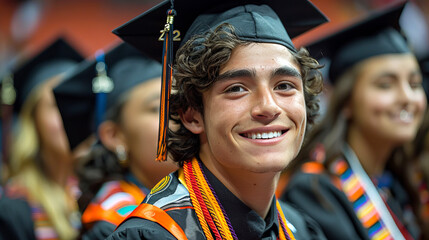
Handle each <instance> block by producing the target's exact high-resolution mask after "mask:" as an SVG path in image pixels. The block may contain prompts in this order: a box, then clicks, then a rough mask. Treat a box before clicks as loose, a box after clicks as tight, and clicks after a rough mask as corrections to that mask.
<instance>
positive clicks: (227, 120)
mask: <svg viewBox="0 0 429 240" xmlns="http://www.w3.org/2000/svg"><path fill="white" fill-rule="evenodd" d="M263 3H264V4H262V2H261V1H221V2H219V1H208V2H207V1H204V2H203V1H180V0H178V1H174V7H173V3H172V1H164V2H162V3H161V4H159V5H157V6H156V7H154V8H152V9H151V10H149V11H147V12H145V13H143V14H142V15H140V16H139V17H137V18H135V19H133V20H131V21H130V22H128V23H126V24H124V25H123V26H122V27H120V28H118V29H116V30H115V31H114V32H115V33H116V34H118V35H119V36H120V37H122V38H123V39H124V40H125V41H126V42H130V43H132V44H134V45H135V46H136V47H138V48H139V49H140V50H142V52H145V53H148V54H151V55H153V56H155V57H157V58H158V59H159V58H161V56H162V55H161V54H160V53H161V49H162V46H163V44H162V43H163V42H162V41H161V42H158V39H160V40H164V41H165V42H164V43H165V44H166V46H165V48H164V65H163V66H164V71H163V72H164V73H166V74H164V75H163V76H164V77H165V79H163V86H166V88H165V89H168V83H169V82H170V79H169V77H168V76H167V75H168V74H169V73H172V74H173V76H174V81H173V85H172V87H173V89H172V95H171V98H170V101H168V99H169V93H168V92H163V93H165V99H163V100H165V102H163V104H164V105H161V107H162V106H164V107H165V108H166V111H165V112H163V111H162V112H161V113H165V115H164V116H165V118H162V119H161V121H160V124H161V125H160V127H161V128H160V136H161V138H160V140H159V145H158V148H159V152H158V160H160V161H162V160H164V159H165V158H166V155H164V154H165V152H164V151H163V150H164V148H163V147H166V148H167V150H168V153H169V154H171V156H172V158H173V160H174V161H176V162H177V163H178V164H179V165H180V166H181V168H180V169H179V170H178V171H176V172H174V173H172V174H170V175H168V176H166V177H165V178H164V179H163V180H162V181H161V182H159V183H158V184H157V186H156V187H154V188H153V189H152V190H151V193H150V194H149V195H147V196H146V198H145V200H144V201H143V203H142V204H141V205H140V206H139V207H138V208H137V209H136V210H135V211H134V212H133V213H132V214H131V215H130V216H129V218H128V219H127V220H126V221H125V222H123V223H122V224H121V225H120V226H119V227H118V229H117V230H116V231H115V232H114V233H113V234H112V235H111V236H110V237H109V238H108V239H295V237H296V238H297V239H324V236H323V234H321V233H320V229H318V227H317V224H313V223H314V222H313V221H311V219H308V218H306V217H305V216H303V215H301V214H300V213H299V212H297V211H296V210H294V209H293V208H291V207H290V206H288V205H287V204H284V203H279V202H278V201H277V199H276V197H275V196H274V191H275V188H276V185H277V180H278V177H279V176H280V172H281V171H282V170H283V169H284V168H285V167H286V166H287V165H288V164H289V162H290V161H291V160H292V159H293V158H294V157H295V156H296V155H297V153H298V152H299V150H300V147H301V143H302V140H303V136H304V133H305V130H306V127H307V123H311V122H312V120H313V119H314V115H313V113H314V112H316V109H317V103H316V102H315V98H316V95H317V93H319V92H320V90H321V86H322V79H321V76H320V74H319V73H318V71H317V69H318V68H319V67H320V66H319V65H318V63H317V61H315V60H314V59H313V58H311V57H310V56H309V55H308V52H307V51H306V50H305V49H300V50H297V49H295V47H294V46H293V44H292V41H291V39H290V38H291V37H295V36H297V35H299V34H301V33H302V32H305V31H307V30H309V29H311V28H313V27H315V26H317V25H319V24H321V23H323V22H325V21H326V18H325V17H324V16H323V15H322V14H321V13H320V12H319V11H318V10H317V8H315V7H314V5H312V4H311V3H310V2H308V1H263ZM170 7H171V9H169V8H170ZM176 11H177V16H176V17H174V15H175V14H176ZM166 12H167V14H168V17H167V19H168V22H167V25H166V26H165V29H164V30H163V31H162V32H163V33H165V34H162V35H161V36H160V34H159V32H160V30H162V28H164V21H165V13H166ZM172 18H174V19H172ZM173 22H174V24H173ZM283 24H284V25H283ZM173 25H174V28H173ZM285 26H287V30H286V29H285ZM169 33H170V34H169ZM179 39H180V40H181V42H180V44H181V46H180V48H179V49H178V48H175V50H177V49H178V50H177V54H176V55H175V54H174V53H173V52H172V51H173V49H171V47H172V45H176V44H178V43H179V42H175V40H179ZM169 43H172V44H171V45H170V44H169ZM175 47H177V46H175ZM174 55H175V56H176V58H175V63H174V65H172V64H173V62H172V61H171V60H172V58H173V56H174ZM166 59H167V60H166ZM173 66H174V68H173ZM171 68H173V69H171ZM164 84H166V85H164ZM163 90H164V89H163ZM169 103H170V105H169ZM168 107H170V112H169V111H168ZM307 117H308V118H307ZM168 118H171V119H172V120H174V122H176V123H178V124H179V128H178V129H170V132H169V133H170V135H169V138H168V140H166V139H163V138H162V136H165V135H163V134H164V133H165V132H166V127H168V125H167V120H168ZM162 127H164V128H162ZM163 130H165V131H163Z"/></svg>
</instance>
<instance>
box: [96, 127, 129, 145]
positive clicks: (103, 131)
mask: <svg viewBox="0 0 429 240" xmlns="http://www.w3.org/2000/svg"><path fill="white" fill-rule="evenodd" d="M98 136H99V138H100V141H101V142H102V143H103V145H104V146H105V147H106V148H107V149H109V150H110V151H112V152H115V151H116V147H117V146H119V145H122V146H123V147H125V148H127V146H126V144H125V138H124V136H123V134H122V131H121V130H120V128H119V126H118V125H117V124H116V123H114V122H112V121H104V122H103V123H101V124H100V126H99V127H98Z"/></svg>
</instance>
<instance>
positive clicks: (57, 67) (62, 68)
mask: <svg viewBox="0 0 429 240" xmlns="http://www.w3.org/2000/svg"><path fill="white" fill-rule="evenodd" d="M82 60H84V58H83V57H82V56H81V55H80V54H79V53H78V52H77V51H76V50H75V49H74V48H73V47H72V46H71V45H70V44H69V43H67V42H66V40H65V39H64V38H58V39H56V40H55V41H54V42H53V43H51V44H49V45H48V47H46V48H45V49H44V50H42V51H41V52H40V53H38V54H36V55H35V56H34V57H33V58H31V59H30V60H28V61H26V62H25V63H24V64H22V65H21V66H19V67H18V68H17V69H16V70H14V71H13V82H14V87H15V90H16V101H15V104H14V111H15V112H19V111H20V110H21V107H22V105H23V104H24V102H25V100H26V99H27V97H28V96H29V94H30V93H31V91H32V90H33V89H34V88H35V87H37V86H38V85H39V84H41V83H43V82H45V81H46V80H49V79H50V78H52V77H54V76H56V75H58V74H62V73H65V72H67V71H70V70H72V69H73V67H75V66H77V65H78V63H79V62H81V61H82Z"/></svg>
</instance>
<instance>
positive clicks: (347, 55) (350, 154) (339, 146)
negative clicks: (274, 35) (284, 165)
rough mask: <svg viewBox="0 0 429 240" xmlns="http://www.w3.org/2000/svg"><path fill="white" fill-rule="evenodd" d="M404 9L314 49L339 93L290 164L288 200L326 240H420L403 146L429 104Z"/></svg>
mask: <svg viewBox="0 0 429 240" xmlns="http://www.w3.org/2000/svg"><path fill="white" fill-rule="evenodd" d="M403 7H404V3H401V4H399V5H395V6H390V7H389V8H388V9H385V10H383V11H380V12H376V13H374V14H371V15H370V16H369V17H368V18H366V19H364V20H362V21H360V22H357V23H356V24H354V25H352V26H350V27H348V28H346V29H344V30H341V31H339V32H337V33H334V34H332V35H330V36H328V37H326V38H324V39H322V40H319V41H317V42H315V43H313V44H311V45H310V46H309V47H308V48H309V51H310V52H311V53H313V54H320V55H323V56H324V57H327V58H329V59H330V66H329V79H330V81H332V82H333V84H334V86H335V89H334V91H333V93H332V98H331V100H330V101H331V102H330V106H329V109H328V112H327V113H326V116H325V118H324V119H323V120H322V121H321V123H320V124H319V125H317V126H315V127H314V128H313V129H312V131H311V132H310V134H309V136H308V139H307V140H306V141H305V143H304V146H303V150H302V152H301V153H300V155H299V156H298V158H297V159H296V161H295V163H294V164H292V165H293V167H292V169H291V170H290V171H295V174H293V173H291V172H288V174H289V175H292V176H291V178H290V179H289V182H288V185H287V187H286V189H285V192H284V194H283V196H282V199H284V200H286V201H288V202H291V203H294V204H295V205H296V206H298V207H300V208H301V209H302V210H303V211H305V212H306V213H308V214H309V215H310V216H311V217H313V218H314V219H315V220H316V221H318V223H319V224H320V225H321V226H322V228H323V230H324V232H325V234H326V236H327V237H328V239H418V238H419V236H420V229H419V225H418V223H419V222H420V221H419V218H418V217H417V216H418V214H416V213H417V209H418V206H419V204H420V202H419V200H418V198H417V195H416V192H415V191H413V188H412V187H411V185H410V184H411V183H410V181H409V176H408V173H409V171H408V170H409V168H410V166H411V164H409V163H408V162H407V161H406V158H405V153H404V148H403V146H404V144H406V143H409V142H411V141H412V140H413V139H414V138H415V136H416V132H417V130H418V128H419V126H420V124H421V123H422V119H423V115H424V113H425V110H426V97H425V93H424V91H423V88H422V74H421V71H420V68H419V64H418V61H417V59H416V57H415V56H414V55H413V53H412V52H411V50H410V47H409V46H408V44H407V42H406V39H405V38H404V36H403V35H401V33H400V29H399V17H400V15H401V12H402V9H403ZM305 160H309V161H308V162H306V163H304V164H302V161H305ZM426 237H427V236H426Z"/></svg>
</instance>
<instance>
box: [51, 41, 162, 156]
mask: <svg viewBox="0 0 429 240" xmlns="http://www.w3.org/2000/svg"><path fill="white" fill-rule="evenodd" d="M100 63H103V64H100ZM103 65H104V66H103ZM103 68H104V69H105V72H106V75H107V76H104V77H108V78H109V79H111V81H112V83H113V85H112V87H113V88H111V89H109V90H110V91H107V92H103V91H101V92H100V91H99V90H100V89H99V88H100V86H98V87H97V86H96V85H97V84H96V82H97V81H96V80H95V79H97V78H98V77H100V72H102V71H103ZM160 76H161V64H160V63H159V62H157V61H155V60H153V59H151V58H148V57H147V56H145V55H143V54H141V53H140V52H139V51H137V50H136V49H135V48H134V47H132V46H130V45H128V44H126V43H122V44H119V45H117V46H115V47H114V48H112V49H110V50H109V51H108V52H107V53H106V54H105V56H104V59H101V58H98V59H91V60H86V61H85V62H83V63H81V64H80V65H79V66H78V67H77V68H76V70H75V71H73V72H72V73H71V74H69V75H67V76H66V78H65V80H64V81H63V82H62V83H61V84H59V85H58V86H57V87H56V88H54V90H53V91H54V96H55V99H56V101H57V105H58V108H59V110H60V114H61V117H62V119H63V124H64V128H65V130H66V134H67V137H68V139H69V143H70V147H71V148H72V149H74V148H75V147H76V146H77V145H79V143H81V142H82V141H84V140H85V139H86V138H87V137H89V136H90V135H91V134H92V133H95V132H96V131H97V123H96V118H97V116H96V115H97V111H98V110H99V109H97V108H98V107H97V104H99V103H97V102H98V101H99V99H97V98H98V97H99V94H100V93H101V94H102V93H105V94H106V95H105V96H106V99H105V100H106V102H105V103H106V109H107V110H108V109H109V108H110V107H112V106H114V105H115V104H116V103H117V102H118V100H119V99H120V98H121V97H122V96H123V95H124V94H125V93H127V92H128V91H129V90H131V89H132V88H133V87H134V86H137V85H138V84H140V83H143V82H145V81H147V80H150V79H153V78H156V77H160ZM101 85H103V84H101ZM108 88H109V87H108ZM97 89H98V90H97ZM104 112H105V111H104V110H103V109H102V112H101V113H100V112H99V113H98V114H103V113H104ZM98 122H100V121H98Z"/></svg>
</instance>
